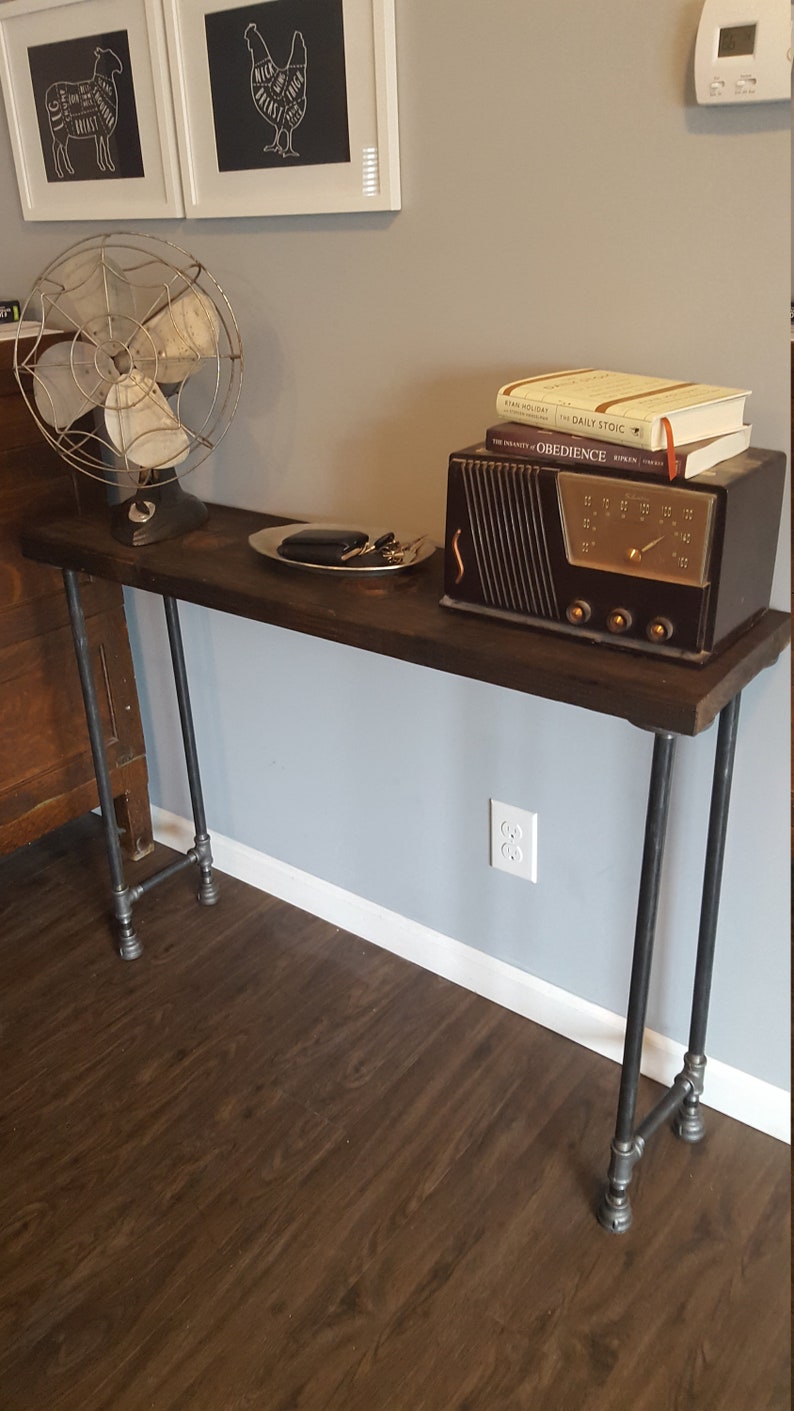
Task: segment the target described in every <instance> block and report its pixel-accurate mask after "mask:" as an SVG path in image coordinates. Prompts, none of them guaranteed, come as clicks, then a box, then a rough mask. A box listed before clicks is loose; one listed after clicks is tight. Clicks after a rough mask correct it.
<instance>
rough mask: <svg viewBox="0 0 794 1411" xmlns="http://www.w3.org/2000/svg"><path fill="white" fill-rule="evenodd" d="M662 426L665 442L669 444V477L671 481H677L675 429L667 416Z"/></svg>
mask: <svg viewBox="0 0 794 1411" xmlns="http://www.w3.org/2000/svg"><path fill="white" fill-rule="evenodd" d="M662 426H663V427H664V435H665V440H666V442H667V474H668V475H669V477H670V479H671V480H675V477H676V473H677V471H676V463H675V443H674V441H673V428H672V426H671V425H670V422H669V420H668V418H667V417H666V416H663V417H662Z"/></svg>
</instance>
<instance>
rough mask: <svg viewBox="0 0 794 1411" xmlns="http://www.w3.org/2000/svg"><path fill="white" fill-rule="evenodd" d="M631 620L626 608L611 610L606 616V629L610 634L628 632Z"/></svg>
mask: <svg viewBox="0 0 794 1411" xmlns="http://www.w3.org/2000/svg"><path fill="white" fill-rule="evenodd" d="M632 622H633V618H632V616H631V613H630V612H629V610H628V608H613V609H612V611H611V612H610V613H609V614H608V615H607V627H608V628H609V631H610V632H616V633H620V632H628V630H629V628H630V627H631V624H632Z"/></svg>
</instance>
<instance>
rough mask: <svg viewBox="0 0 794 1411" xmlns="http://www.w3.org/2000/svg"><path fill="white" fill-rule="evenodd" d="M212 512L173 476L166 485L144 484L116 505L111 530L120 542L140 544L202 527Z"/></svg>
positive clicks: (175, 537) (134, 545) (136, 546)
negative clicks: (128, 498)
mask: <svg viewBox="0 0 794 1411" xmlns="http://www.w3.org/2000/svg"><path fill="white" fill-rule="evenodd" d="M208 516H209V510H208V509H207V506H206V505H205V504H203V502H202V501H201V500H199V499H198V498H197V496H196V495H187V494H186V493H185V491H184V490H183V489H182V486H181V485H180V484H179V482H178V481H177V480H172V481H170V482H169V483H167V484H165V485H146V486H143V487H142V488H141V489H140V490H138V492H137V494H135V495H133V497H132V499H131V500H124V502H123V503H122V504H120V505H116V506H115V507H114V509H113V511H112V514H111V517H110V532H111V534H112V535H113V538H114V539H117V540H118V541H119V543H121V544H127V545H130V546H132V547H133V548H139V547H140V546H141V545H143V544H159V543H160V541H161V540H163V539H177V538H178V537H179V535H180V534H188V533H189V532H190V530H191V529H199V528H200V527H201V525H202V524H206V522H207V519H208Z"/></svg>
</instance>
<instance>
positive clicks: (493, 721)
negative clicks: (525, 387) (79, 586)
mask: <svg viewBox="0 0 794 1411" xmlns="http://www.w3.org/2000/svg"><path fill="white" fill-rule="evenodd" d="M700 9H701V5H700V0H671V2H670V3H668V4H666V5H658V6H650V5H637V4H635V3H631V2H630V0H603V3H602V4H600V5H599V6H597V7H594V6H590V7H588V6H582V5H581V4H579V3H577V4H573V3H572V0H563V3H559V0H535V3H534V4H532V5H517V4H515V3H513V0H491V3H489V4H488V5H481V4H479V3H477V2H476V0H455V3H452V0H436V3H434V4H432V5H428V4H426V3H422V0H398V5H397V10H398V13H397V30H398V77H399V97H400V138H401V157H402V161H401V164H402V176H403V210H402V211H401V212H400V213H396V214H393V215H374V216H369V217H367V216H357V215H350V216H333V217H331V216H329V217H315V218H301V219H297V218H295V219H270V220H266V219H250V220H233V221H195V222H167V223H162V224H155V225H150V226H147V229H150V230H151V231H152V233H155V234H156V233H160V234H163V235H167V236H168V237H169V238H171V239H173V240H176V241H177V242H178V243H180V244H183V245H184V246H186V247H187V248H188V249H190V250H192V251H194V252H195V253H196V254H198V255H199V256H200V257H201V258H202V259H203V260H204V261H205V262H206V263H207V264H208V266H209V268H210V269H211V270H212V271H213V273H214V274H215V276H216V277H217V278H218V280H219V281H220V283H221V284H222V285H223V287H224V289H225V290H226V292H227V294H228V296H229V298H230V299H231V301H232V304H233V305H234V307H235V309H236V311H237V313H238V317H239V322H240V325H241V330H242V335H243V339H244V343H245V355H246V383H245V386H244V390H243V398H242V403H241V407H240V411H239V414H238V416H237V419H236V421H235V423H234V425H233V427H232V429H231V430H230V432H229V434H228V436H227V438H226V440H225V441H224V442H223V445H222V446H221V448H220V449H219V451H218V452H217V454H216V455H215V456H214V457H213V458H212V459H211V460H210V461H209V462H207V463H206V465H205V466H204V467H202V468H201V469H200V470H199V471H198V472H197V473H196V475H195V476H194V477H193V483H192V486H191V488H193V489H195V490H196V491H197V492H198V493H199V494H204V495H206V496H208V497H210V498H212V497H214V498H216V499H219V500H224V501H227V502H229V503H234V504H240V505H245V506H249V507H252V508H261V509H263V510H269V511H271V512H274V513H283V514H288V515H293V514H294V515H295V516H296V517H297V516H302V517H310V518H320V517H323V516H325V517H333V518H340V517H342V518H344V517H354V518H356V519H361V518H366V517H370V518H372V519H373V520H374V521H376V522H382V523H386V524H389V525H392V526H393V527H395V528H396V529H397V530H398V531H400V532H403V531H413V530H426V531H429V532H430V533H431V534H432V535H433V536H434V537H435V538H436V539H440V538H441V536H442V534H443V511H444V496H445V475H446V461H447V456H448V454H449V452H450V451H451V450H453V449H455V448H457V447H460V446H463V445H466V444H467V443H469V442H470V441H472V440H473V439H475V438H476V437H477V436H478V435H479V434H480V433H481V432H482V429H483V428H484V426H485V425H486V424H487V423H488V422H489V421H491V420H493V419H494V418H493V410H492V408H493V398H494V395H495V392H496V389H497V388H498V387H499V385H500V384H501V383H502V382H504V381H506V380H507V379H508V378H510V377H513V376H515V375H516V374H521V373H526V372H532V371H541V370H543V369H544V367H545V366H547V365H553V364H556V365H558V366H559V365H565V364H569V365H579V364H583V365H586V364H590V365H593V364H594V365H602V366H607V367H608V366H615V367H622V368H627V369H636V370H639V371H647V372H650V373H657V372H658V373H660V374H668V373H672V374H674V375H676V376H680V377H682V378H693V379H701V380H704V381H715V382H723V383H725V384H728V385H746V386H748V387H751V388H752V389H753V395H752V398H751V401H750V408H751V415H752V420H753V422H754V426H755V434H754V440H755V442H756V444H758V445H766V446H772V447H783V448H787V444H788V426H789V420H788V418H789V410H788V408H789V403H788V353H787V343H786V339H787V333H786V302H787V300H786V287H785V286H786V282H787V274H788V268H789V253H788V252H789V226H790V198H789V187H788V179H789V156H788V153H789V135H788V120H789V112H788V107H787V105H785V104H783V105H781V104H775V105H768V106H766V107H759V108H757V109H755V110H754V111H753V110H741V111H736V110H732V109H731V110H723V111H721V112H713V111H710V110H703V109H699V108H697V107H696V106H695V105H694V96H693V88H692V81H691V76H690V75H691V57H692V48H693V43H694V36H695V31H696V27H697V20H698V17H699V13H700ZM0 190H2V193H3V197H4V205H5V207H6V209H7V216H6V219H5V222H4V234H3V237H2V257H3V267H4V280H5V282H6V283H7V285H8V287H9V289H11V288H15V289H19V290H21V291H23V292H24V291H25V290H26V288H27V287H28V285H29V283H30V282H31V280H32V279H33V277H34V276H35V275H36V274H37V272H38V271H39V269H40V268H41V267H42V266H43V265H44V264H45V263H46V261H47V260H48V259H49V258H50V257H51V256H52V255H54V254H55V253H56V252H58V251H59V250H60V249H62V248H63V247H64V246H66V245H67V244H69V243H71V242H72V241H73V240H76V239H77V238H79V237H80V236H81V235H83V234H84V233H89V232H90V231H91V230H92V229H94V228H95V227H91V226H81V225H66V224H61V225H44V226H36V225H25V224H24V223H23V222H22V220H21V216H20V215H19V206H18V200H17V192H16V185H15V180H14V175H13V167H12V161H11V155H10V146H9V142H8V138H7V136H6V135H3V136H2V137H0ZM775 601H776V603H777V604H778V605H786V603H787V566H786V562H785V558H784V554H783V551H782V550H781V554H780V556H779V563H778V568H777V573H776V580H775ZM130 617H131V632H132V635H133V639H134V642H135V649H136V655H137V660H138V666H139V676H140V689H141V694H142V698H143V705H144V712H145V717H146V720H147V722H151V721H152V720H153V718H154V717H155V715H156V716H157V718H158V725H157V730H156V731H155V730H154V729H153V728H149V729H148V735H149V751H150V764H151V771H152V780H153V794H154V799H155V801H156V802H158V803H160V804H161V805H163V806H164V807H165V808H168V809H171V810H173V811H175V812H177V813H185V814H186V813H187V812H188V801H187V797H186V790H185V787H184V784H183V781H182V772H181V767H180V766H179V752H178V748H177V734H176V725H175V719H174V711H173V707H172V705H171V693H170V688H169V684H168V681H167V674H166V670H165V665H164V655H163V654H164V634H163V629H162V625H161V620H160V608H159V604H157V603H156V602H153V601H152V600H151V599H150V598H147V597H146V596H145V595H133V600H132V602H131V611H130ZM184 627H185V640H186V649H187V652H188V657H189V660H190V663H191V667H192V673H193V678H194V680H195V683H196V684H195V702H194V704H195V713H196V726H197V732H198V736H199V740H200V743H201V747H202V753H203V760H204V769H205V776H206V778H205V785H206V794H207V804H208V813H209V818H210V820H211V824H212V825H213V826H214V827H215V828H216V829H217V830H218V831H219V832H221V833H225V834H227V835H229V836H230V837H233V838H236V839H238V840H240V841H241V842H244V843H246V844H248V845H250V846H251V847H253V848H256V849H260V850H261V851H263V852H265V853H268V854H271V855H273V856H275V857H277V858H280V859H283V860H284V861H286V862H288V863H291V864H293V865H294V866H296V867H299V868H302V869H304V870H305V871H307V872H309V873H312V874H314V875H316V876H318V877H321V878H325V879H327V880H329V881H331V882H333V883H336V884H337V885H339V886H341V887H344V888H347V889H349V890H350V891H352V892H354V893H357V894H360V895H361V896H364V897H367V898H370V899H372V900H375V901H377V902H379V903H381V904H382V905H383V906H385V907H388V908H391V909H392V910H394V911H397V912H399V913H401V914H403V915H405V916H408V917H411V918H414V919H416V920H418V921H420V922H422V923H424V924H426V925H428V926H430V927H432V928H434V929H436V930H438V931H440V932H443V933H445V934H448V935H450V936H453V937H456V938H457V939H459V940H461V941H464V942H467V943H468V944H471V945H474V946H478V947H480V948H482V949H483V950H486V951H488V952H489V953H491V954H493V955H495V956H498V957H500V958H502V959H504V960H506V961H509V962H511V963H513V964H514V965H516V966H519V967H521V968H522V969H525V970H527V971H530V972H532V973H533V974H536V975H539V976H541V977H543V978H544V979H546V980H548V981H550V982H552V983H553V984H555V985H559V986H562V987H563V988H565V989H567V990H571V991H573V992H575V993H577V994H580V995H582V996H584V997H586V998H587V999H590V1000H593V1001H595V1002H597V1003H599V1004H602V1005H604V1006H606V1007H607V1008H609V1009H613V1010H621V1009H622V1008H623V1005H624V1000H625V991H626V984H627V976H628V967H629V962H630V949H631V941H632V934H633V920H634V902H635V895H636V882H637V875H638V868H639V851H640V846H641V834H642V827H643V822H644V809H645V791H646V781H647V773H648V767H649V762H650V752H651V740H650V737H649V736H647V735H645V734H642V733H640V732H639V731H637V730H635V729H633V728H632V727H631V726H629V725H627V724H623V723H620V722H617V721H613V720H611V719H610V718H608V717H604V716H598V715H592V714H588V713H585V712H583V711H579V710H576V709H573V708H568V707H559V706H554V705H551V704H548V703H545V702H543V701H533V700H531V699H524V698H522V697H519V696H517V695H516V694H514V693H511V692H508V691H500V690H496V689H494V688H490V687H487V686H483V685H479V684H476V683H470V682H463V681H460V680H457V679H455V678H451V677H443V676H436V675H435V674H434V673H432V672H431V671H427V670H424V669H421V668H412V667H410V666H406V665H401V664H399V663H396V662H391V661H385V660H380V659H378V658H377V657H370V656H368V655H366V654H363V653H359V652H356V651H353V650H352V649H344V648H336V647H333V646H331V645H329V644H326V643H322V642H313V641H311V640H309V639H303V638H299V637H297V636H292V635H290V634H287V633H284V632H281V631H279V630H276V629H266V628H260V627H257V626H255V625H252V624H249V623H245V622H241V621H237V620H235V619H232V618H224V617H222V616H219V615H214V614H211V613H206V612H202V611H199V610H192V609H187V610H185V613H184ZM163 712H164V714H163ZM714 736H715V731H714V729H712V730H710V731H708V732H707V733H706V734H704V735H703V736H701V737H699V738H698V739H696V740H694V741H692V740H684V741H682V743H681V747H680V751H679V757H678V766H677V774H676V786H675V797H674V803H673V819H672V822H673V841H672V843H671V847H670V850H669V854H668V859H667V870H668V874H669V875H670V877H671V883H672V885H671V888H670V892H669V894H668V895H667V896H666V898H665V902H664V906H663V914H662V919H661V937H660V947H659V963H658V973H657V974H656V976H655V980H654V990H653V997H652V1004H651V1010H650V1014H649V1022H650V1023H651V1025H652V1026H653V1027H654V1028H655V1029H657V1030H659V1031H661V1032H663V1033H665V1034H668V1035H670V1036H672V1037H674V1038H676V1039H681V1040H685V1039H686V1032H687V1026H688V1006H687V1002H686V990H687V988H688V977H689V975H690V971H691V963H692V962H691V957H692V953H693V947H694V941H695V936H696V931H697V919H698V907H699V879H700V872H701V867H702V852H703V833H704V827H705V817H706V812H707V807H708V780H709V773H710V767H711V761H712V758H713V748H714ZM490 797H496V798H500V799H503V800H506V801H508V802H511V803H515V804H518V805H520V806H522V807H525V808H529V809H533V810H536V811H537V812H538V814H539V823H540V841H539V879H540V880H539V882H538V884H537V886H535V887H532V886H530V885H528V884H525V883H522V882H519V881H516V880H515V879H514V878H511V877H507V876H505V875H504V874H502V873H499V872H495V871H493V870H491V869H489V867H488V847H487V835H488V799H489V798H490ZM787 817H788V686H787V674H786V671H785V667H784V665H782V664H781V665H779V666H778V667H777V668H775V669H773V670H770V671H768V672H766V673H764V675H763V676H762V677H761V678H759V679H758V680H757V681H756V682H754V683H753V684H752V685H751V686H750V687H749V688H748V690H747V691H746V693H745V698H744V703H743V708H742V721H741V733H740V749H739V754H738V760H737V768H736V779H735V786H734V808H733V813H732V821H731V826H730V835H729V840H728V852H727V859H726V877H725V889H724V901H723V912H722V921H721V928H720V943H719V954H718V961H717V967H716V974H715V991H714V1002H713V1009H712V1023H711V1041H710V1052H711V1053H712V1054H713V1056H714V1057H716V1058H720V1059H722V1060H724V1061H725V1062H727V1063H730V1064H733V1065H735V1066H737V1067H739V1068H741V1069H744V1070H745V1071H747V1072H749V1073H752V1074H755V1075H757V1076H759V1077H761V1078H763V1079H766V1080H768V1081H770V1082H773V1083H776V1084H779V1085H781V1086H785V1085H787V1082H788V1037H787V1035H788V995H789V984H788V977H787V970H786V966H787V956H788V931H789V923H788V905H789V902H788V826H787Z"/></svg>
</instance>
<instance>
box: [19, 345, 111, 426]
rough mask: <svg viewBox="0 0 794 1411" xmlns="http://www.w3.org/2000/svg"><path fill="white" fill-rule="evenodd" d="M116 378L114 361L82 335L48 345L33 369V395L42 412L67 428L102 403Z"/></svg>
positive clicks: (44, 416)
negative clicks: (86, 341) (86, 340)
mask: <svg viewBox="0 0 794 1411" xmlns="http://www.w3.org/2000/svg"><path fill="white" fill-rule="evenodd" d="M112 381H113V363H112V362H111V360H110V358H108V357H106V356H105V354H104V353H103V352H102V350H101V349H100V348H95V347H93V345H92V344H90V343H82V342H81V341H80V339H75V340H74V341H73V342H66V341H64V342H62V343H53V344H52V345H51V346H50V347H49V348H45V349H44V352H43V353H41V354H40V355H39V357H38V360H37V362H36V366H35V368H34V370H33V396H34V398H35V400H36V406H37V408H38V411H39V414H40V416H41V417H42V418H43V420H44V421H46V422H47V424H48V425H49V426H53V427H54V428H55V430H56V431H65V430H66V428H67V427H68V426H71V425H72V423H73V422H75V421H77V420H78V419H79V418H80V417H81V416H84V415H85V413H86V412H88V411H90V410H91V408H92V407H99V406H102V404H103V402H104V400H105V397H106V396H107V393H108V391H109V389H110V387H111V385H112Z"/></svg>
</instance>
